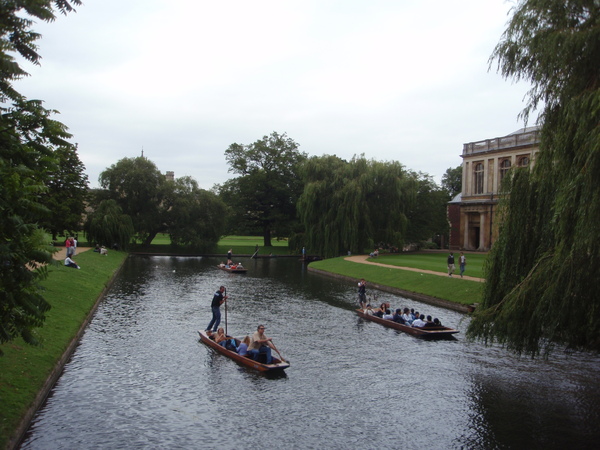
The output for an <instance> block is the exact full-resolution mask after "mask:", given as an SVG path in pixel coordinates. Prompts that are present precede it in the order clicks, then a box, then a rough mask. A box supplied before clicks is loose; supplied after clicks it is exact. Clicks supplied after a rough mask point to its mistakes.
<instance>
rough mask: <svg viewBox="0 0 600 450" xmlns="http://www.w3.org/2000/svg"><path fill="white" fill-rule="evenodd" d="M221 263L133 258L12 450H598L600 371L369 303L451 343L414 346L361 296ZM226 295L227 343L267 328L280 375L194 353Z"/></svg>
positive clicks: (279, 264)
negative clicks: (373, 315) (450, 332)
mask: <svg viewBox="0 0 600 450" xmlns="http://www.w3.org/2000/svg"><path fill="white" fill-rule="evenodd" d="M217 262H218V261H217V260H215V259H207V258H205V259H202V258H172V257H146V258H143V257H132V258H129V259H128V260H127V262H126V265H125V267H124V270H123V273H122V275H121V276H120V279H119V281H118V282H117V283H116V284H115V286H114V287H113V288H112V290H111V292H110V294H109V295H108V297H107V299H106V300H105V301H104V302H103V303H102V304H101V305H100V308H99V310H98V312H97V314H96V316H95V318H94V320H93V321H92V323H91V324H90V326H89V328H88V330H87V332H86V333H85V336H84V337H83V340H82V341H81V344H80V346H79V348H78V349H77V351H76V353H75V355H74V356H73V359H72V361H71V362H70V363H69V364H68V365H67V367H66V369H65V372H64V374H63V376H62V377H61V379H60V381H59V382H58V385H57V386H56V388H55V389H54V391H53V393H52V395H51V397H50V398H49V399H48V401H47V403H46V405H45V406H44V408H43V409H42V410H41V411H40V412H39V413H38V415H37V416H36V418H35V420H34V423H33V424H32V427H31V429H30V431H29V433H28V436H27V437H26V440H25V441H24V443H23V446H22V447H23V448H26V449H59V448H60V449H117V448H140V449H196V448H219V449H221V448H223V449H248V448H269V449H271V448H272V449H276V448H283V447H288V448H293V449H313V448H314V449H317V448H327V449H348V448H364V449H380V448H386V449H387V448H389V449H396V448H406V449H413V448H414V449H417V448H434V449H447V448H470V449H471V448H472V449H494V448H498V449H501V448H598V444H597V443H598V442H599V439H600V431H599V424H600V379H599V378H600V377H599V375H600V358H598V357H593V356H590V355H586V354H573V355H564V354H562V353H560V354H556V355H554V356H553V359H552V360H551V361H538V360H536V361H532V360H530V359H528V358H518V357H515V356H513V355H512V354H510V353H509V352H507V351H504V350H502V349H500V348H485V347H483V346H481V345H479V344H473V343H467V342H466V341H465V339H464V330H465V328H466V326H467V321H468V318H465V317H464V316H462V315H461V314H459V313H455V312H452V311H447V310H444V309H441V308H436V307H433V306H429V305H424V304H419V303H418V302H415V301H412V300H406V299H402V298H400V297H396V296H393V295H390V294H385V293H379V295H378V301H382V300H389V301H390V302H391V303H392V306H393V307H399V306H405V305H406V306H409V307H415V308H417V309H419V310H420V311H421V312H423V313H425V314H431V315H433V316H437V317H439V318H440V319H441V320H442V322H443V323H444V324H445V325H449V326H453V327H456V328H458V329H460V330H461V334H459V335H458V336H459V337H458V339H457V340H454V341H437V342H436V341H433V342H428V341H422V340H419V339H416V338H414V337H412V336H408V335H405V334H403V333H400V332H397V331H395V330H392V329H387V328H384V327H382V326H381V325H378V324H376V323H371V322H363V321H362V320H361V319H359V318H358V317H357V316H356V315H355V314H354V312H353V308H354V305H355V303H354V302H355V297H356V292H355V291H356V290H355V286H353V285H348V284H347V283H342V282H340V281H336V280H333V279H329V278H326V277H322V276H319V275H315V274H312V273H308V272H307V271H306V268H305V267H304V266H303V265H302V264H301V263H300V262H299V261H297V260H295V259H282V258H280V259H273V260H256V261H254V260H244V263H245V264H246V267H248V268H249V272H248V273H247V274H246V275H236V274H229V273H226V272H223V271H220V270H217V269H216V268H215V265H216V263H217ZM221 284H224V285H225V286H226V287H227V292H228V294H229V295H230V300H229V302H228V304H229V306H228V308H227V326H228V331H229V333H230V334H233V335H235V336H243V335H245V334H248V333H252V332H253V331H254V330H255V328H256V326H257V324H259V323H265V324H266V325H267V332H266V334H267V335H268V336H270V337H273V338H274V343H275V344H276V345H277V347H278V348H279V350H280V351H281V352H282V353H283V355H284V357H286V358H289V359H290V360H291V364H292V366H291V367H290V368H289V369H288V370H287V373H286V375H284V376H280V377H267V376H265V375H260V374H257V373H254V372H252V371H249V370H248V369H245V368H242V367H240V366H238V365H236V364H235V363H234V362H233V361H231V360H229V359H227V358H225V357H224V356H222V355H219V354H215V353H213V351H212V350H210V349H208V348H207V347H205V346H204V344H202V343H201V342H199V340H198V335H197V330H199V329H204V328H205V327H206V325H207V324H208V322H209V319H210V306H209V305H210V301H211V298H212V294H213V292H214V291H215V290H216V289H217V288H218V286H219V285H221ZM370 293H372V291H370ZM224 312H225V311H224V310H223V313H224ZM223 316H224V314H223Z"/></svg>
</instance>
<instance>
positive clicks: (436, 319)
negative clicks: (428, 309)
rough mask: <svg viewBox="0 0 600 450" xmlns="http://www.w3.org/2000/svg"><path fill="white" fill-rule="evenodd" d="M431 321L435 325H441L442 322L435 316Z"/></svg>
mask: <svg viewBox="0 0 600 450" xmlns="http://www.w3.org/2000/svg"><path fill="white" fill-rule="evenodd" d="M433 323H434V325H435V326H436V327H441V326H442V322H440V319H438V318H437V317H436V318H435V319H433Z"/></svg>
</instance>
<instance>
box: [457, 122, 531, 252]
mask: <svg viewBox="0 0 600 450" xmlns="http://www.w3.org/2000/svg"><path fill="white" fill-rule="evenodd" d="M538 151H539V128H538V127H528V128H522V129H520V130H518V131H515V132H514V133H511V134H509V135H507V136H504V137H499V138H494V139H486V140H484V141H477V142H470V143H468V144H464V146H463V153H462V155H461V157H462V159H463V163H462V168H463V172H462V192H461V194H459V195H457V196H456V197H455V198H454V199H453V200H452V201H451V202H450V203H449V204H448V220H449V221H450V243H449V246H450V249H453V250H479V251H487V250H489V249H490V248H491V246H492V244H493V242H494V240H495V239H496V237H497V234H498V223H497V222H498V218H497V217H496V207H497V204H498V192H499V189H500V184H501V182H502V179H503V178H504V176H505V175H506V174H507V173H508V171H509V170H510V169H511V168H513V167H528V166H531V165H532V164H533V162H534V160H535V155H536V153H537V152H538ZM494 221H496V222H494Z"/></svg>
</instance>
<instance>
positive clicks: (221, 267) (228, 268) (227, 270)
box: [217, 266, 248, 273]
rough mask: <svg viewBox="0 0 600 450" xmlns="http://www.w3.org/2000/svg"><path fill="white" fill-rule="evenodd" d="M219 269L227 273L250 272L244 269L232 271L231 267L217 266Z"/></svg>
mask: <svg viewBox="0 0 600 450" xmlns="http://www.w3.org/2000/svg"><path fill="white" fill-rule="evenodd" d="M217 267H218V268H219V269H221V270H224V271H225V272H231V273H246V272H248V269H245V268H242V269H237V268H236V269H232V268H231V267H225V266H217Z"/></svg>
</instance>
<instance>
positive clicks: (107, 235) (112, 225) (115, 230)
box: [83, 200, 134, 249]
mask: <svg viewBox="0 0 600 450" xmlns="http://www.w3.org/2000/svg"><path fill="white" fill-rule="evenodd" d="M83 231H84V233H85V236H86V239H87V241H88V242H90V243H92V244H98V245H104V246H106V247H109V248H110V247H112V246H113V245H114V244H116V245H117V246H118V247H119V248H124V249H126V248H127V247H128V246H129V243H130V241H131V238H132V237H133V234H134V229H133V222H132V221H131V217H129V216H128V215H127V214H123V210H122V209H121V207H120V206H119V205H118V204H117V202H116V201H115V200H103V201H102V202H100V204H99V205H98V207H97V208H95V209H94V210H93V211H91V212H90V213H89V214H88V216H87V220H86V222H85V224H84V228H83Z"/></svg>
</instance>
